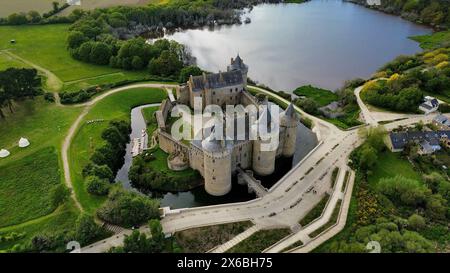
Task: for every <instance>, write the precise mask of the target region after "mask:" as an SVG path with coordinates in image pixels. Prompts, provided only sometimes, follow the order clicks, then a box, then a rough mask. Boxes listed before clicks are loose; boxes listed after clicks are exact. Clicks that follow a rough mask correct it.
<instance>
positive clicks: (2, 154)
mask: <svg viewBox="0 0 450 273" xmlns="http://www.w3.org/2000/svg"><path fill="white" fill-rule="evenodd" d="M8 155H10V152H9V151H8V150H5V149H1V150H0V158H3V157H7V156H8Z"/></svg>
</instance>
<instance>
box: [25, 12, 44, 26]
mask: <svg viewBox="0 0 450 273" xmlns="http://www.w3.org/2000/svg"><path fill="white" fill-rule="evenodd" d="M41 19H42V17H41V15H40V14H39V12H37V11H35V10H32V11H29V12H28V14H27V20H28V21H29V22H30V23H39V22H40V21H41Z"/></svg>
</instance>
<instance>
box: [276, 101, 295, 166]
mask: <svg viewBox="0 0 450 273" xmlns="http://www.w3.org/2000/svg"><path fill="white" fill-rule="evenodd" d="M280 126H281V127H284V132H285V133H284V145H283V152H282V155H283V156H285V157H291V156H293V155H294V153H295V144H296V141H297V126H298V117H297V113H296V112H295V109H294V105H293V104H292V103H291V104H289V106H288V108H287V109H286V111H284V115H283V116H282V117H281V124H280Z"/></svg>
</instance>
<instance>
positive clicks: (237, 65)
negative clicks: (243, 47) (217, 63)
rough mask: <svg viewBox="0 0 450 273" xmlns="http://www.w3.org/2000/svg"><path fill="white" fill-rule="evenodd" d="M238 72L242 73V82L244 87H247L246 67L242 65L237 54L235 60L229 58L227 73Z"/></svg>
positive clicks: (242, 62)
mask: <svg viewBox="0 0 450 273" xmlns="http://www.w3.org/2000/svg"><path fill="white" fill-rule="evenodd" d="M234 70H240V71H241V73H242V79H243V81H244V85H245V86H247V73H248V65H246V64H245V63H244V61H243V60H242V59H241V57H240V56H239V54H238V55H237V57H236V58H234V59H233V58H231V62H230V65H229V66H228V67H227V71H234Z"/></svg>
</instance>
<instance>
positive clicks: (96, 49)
mask: <svg viewBox="0 0 450 273" xmlns="http://www.w3.org/2000/svg"><path fill="white" fill-rule="evenodd" d="M111 55H112V54H111V48H110V47H109V46H108V45H107V44H105V43H102V42H95V43H93V44H92V48H91V51H90V54H89V61H90V62H91V63H94V64H100V65H102V64H108V63H109V58H111Z"/></svg>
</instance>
